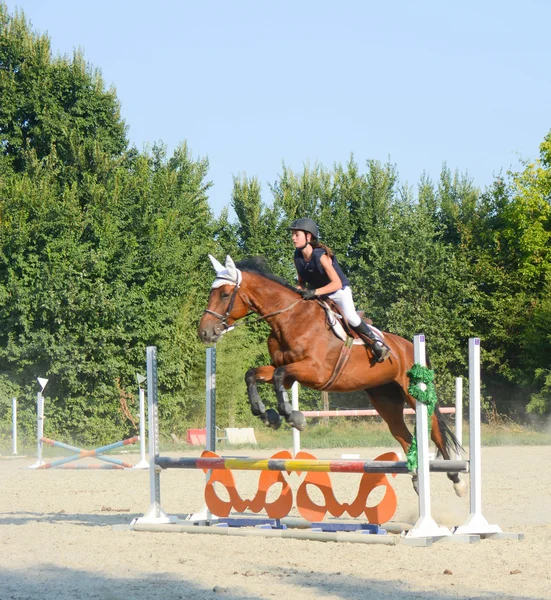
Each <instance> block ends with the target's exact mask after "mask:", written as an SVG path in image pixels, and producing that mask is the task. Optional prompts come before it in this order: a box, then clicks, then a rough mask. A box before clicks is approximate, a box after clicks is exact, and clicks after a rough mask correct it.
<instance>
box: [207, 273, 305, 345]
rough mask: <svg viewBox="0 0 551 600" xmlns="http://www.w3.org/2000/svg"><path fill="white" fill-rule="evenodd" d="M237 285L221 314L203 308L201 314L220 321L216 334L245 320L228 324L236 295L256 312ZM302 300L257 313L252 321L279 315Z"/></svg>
mask: <svg viewBox="0 0 551 600" xmlns="http://www.w3.org/2000/svg"><path fill="white" fill-rule="evenodd" d="M239 286H240V284H239V283H236V284H234V288H233V292H232V294H231V296H230V299H229V301H228V306H227V307H226V312H225V313H224V314H223V315H222V314H220V313H217V312H215V311H214V310H210V308H205V310H204V311H203V314H205V313H207V314H209V315H212V316H213V317H216V318H217V319H219V320H220V323H218V324H217V325H215V327H214V331H215V333H216V334H217V335H221V334H222V333H224V332H226V331H227V330H228V329H230V327H237V326H238V325H242V324H243V323H245V322H246V321H241V322H239V323H235V324H234V325H230V324H229V323H228V317H229V316H230V314H231V311H232V310H233V305H234V304H235V299H236V298H237V296H238V295H239V297H240V298H241V300H243V302H244V303H245V304H246V305H247V306H248V307H249V308H250V310H251V311H252V312H256V311H255V309H254V307H253V305H252V304H251V301H250V300H249V299H248V298H247V296H245V295H244V294H243V292H239ZM302 300H303V298H299V299H298V300H297V301H296V302H292V303H291V304H289V306H286V307H285V308H282V309H280V310H276V311H274V312H271V313H269V314H267V315H261V314H259V315H258V317H257V318H256V319H254V320H253V321H252V322H253V323H254V322H256V321H260V320H261V319H268V318H269V317H275V316H276V315H279V314H281V313H283V312H285V311H287V310H290V309H291V308H293V307H294V306H296V305H297V304H298V303H299V302H301V301H302ZM250 314H251V312H248V313H247V314H246V315H245V317H244V318H246V317H248V316H249V315H250Z"/></svg>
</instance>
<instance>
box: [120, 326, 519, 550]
mask: <svg viewBox="0 0 551 600" xmlns="http://www.w3.org/2000/svg"><path fill="white" fill-rule="evenodd" d="M414 348H415V362H416V363H418V364H420V365H422V366H425V364H426V363H425V338H424V336H423V335H417V336H415V339H414ZM207 372H208V367H207ZM147 382H148V386H147V387H148V407H149V458H150V471H149V473H150V506H149V509H148V511H147V512H146V513H145V515H144V516H143V517H141V518H137V519H134V520H133V521H132V523H131V524H130V525H129V526H128V528H130V529H132V530H136V531H172V532H174V531H176V532H186V533H210V534H214V535H236V536H237V535H239V536H241V535H262V536H265V537H292V538H298V539H315V540H321V541H347V542H360V543H385V544H397V543H408V544H411V545H429V544H431V543H432V542H433V541H435V540H449V541H461V542H468V543H470V542H473V541H478V540H479V539H481V538H484V537H492V538H504V537H505V538H510V539H522V537H523V536H522V535H521V534H508V533H504V532H502V531H501V529H500V527H499V526H498V525H493V524H489V523H488V521H487V520H486V519H485V517H484V516H483V514H482V494H481V460H480V451H481V436H480V339H479V338H471V339H469V420H470V425H471V431H470V433H471V435H470V443H469V452H470V460H469V461H429V453H428V449H429V436H428V416H427V407H426V406H425V405H424V404H422V403H417V410H416V432H417V443H418V465H419V466H418V470H417V475H418V491H419V519H418V520H417V522H416V523H415V525H414V527H413V528H412V529H409V530H404V531H402V532H401V536H400V537H391V536H365V535H362V534H353V533H345V534H343V533H338V532H311V531H309V532H305V531H300V532H298V531H288V530H274V529H262V530H260V529H254V530H251V531H245V530H243V529H233V528H219V527H213V526H212V525H211V524H210V523H211V522H215V521H216V519H214V520H212V521H211V520H207V521H205V519H204V516H203V518H202V520H201V518H198V517H197V515H188V517H187V519H185V520H180V519H178V518H177V517H176V516H173V515H167V514H166V513H165V512H164V511H163V509H162V508H161V499H160V472H161V471H162V470H163V469H166V468H183V469H198V468H201V469H203V470H206V471H207V472H208V475H207V477H209V476H210V477H214V476H215V474H216V472H221V473H223V474H228V475H230V476H231V470H258V471H261V472H262V473H261V477H263V476H266V475H269V476H275V475H277V476H281V472H282V471H302V472H307V473H308V474H309V476H310V474H312V475H322V474H323V475H326V474H327V473H328V472H347V473H363V476H364V477H366V476H370V474H373V475H375V474H376V475H380V474H381V471H384V473H391V474H393V475H396V474H398V473H405V472H408V471H407V467H405V463H403V462H400V461H385V462H384V463H381V464H376V462H377V461H344V460H342V461H331V460H329V461H327V460H326V461H319V460H315V459H312V460H304V459H299V458H298V457H295V458H294V459H290V458H289V459H286V460H277V459H275V457H274V458H272V459H249V458H245V459H236V458H231V459H229V458H223V457H219V456H216V455H214V456H212V455H210V456H209V454H212V452H209V451H207V452H206V453H205V454H207V456H203V457H201V458H186V457H183V458H177V459H173V458H169V457H161V456H160V455H159V422H158V390H157V349H156V347H154V346H150V347H148V348H147ZM213 384H214V379H213V380H212V383H211V384H210V385H211V387H212V385H213ZM210 392H212V389H211V390H210ZM208 396H209V380H208V378H207V400H208ZM209 405H210V407H211V408H210V410H211V413H210V414H207V424H208V423H209V419H210V420H212V421H213V422H214V416H213V409H214V402H213V403H212V404H210V403H209V402H208V401H207V410H208V407H209ZM212 424H213V423H211V425H212ZM213 429H214V428H211V427H207V434H208V433H209V431H212V430H213ZM214 431H215V429H214ZM215 440H216V437H214V440H212V439H211V440H207V443H210V446H211V447H212V448H214V444H215ZM441 463H443V464H441ZM404 467H405V470H404ZM440 470H443V471H450V470H454V471H462V472H468V473H469V478H470V514H469V517H468V519H467V520H466V522H465V523H464V525H462V526H459V527H455V528H453V529H452V530H450V529H448V528H446V527H443V526H441V525H438V524H437V523H436V522H435V521H434V519H433V518H432V516H431V497H430V482H429V476H430V472H432V471H440ZM271 471H274V472H273V473H272V472H271ZM208 483H209V482H207V490H208V489H209V488H208ZM206 493H207V492H206Z"/></svg>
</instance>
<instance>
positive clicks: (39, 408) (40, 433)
mask: <svg viewBox="0 0 551 600" xmlns="http://www.w3.org/2000/svg"><path fill="white" fill-rule="evenodd" d="M136 377H137V380H138V386H139V398H140V434H141V435H139V436H134V437H131V438H128V439H126V440H121V441H118V442H113V443H112V444H107V445H106V446H101V447H100V448H94V449H92V450H83V449H82V448H78V447H77V446H71V445H70V444H65V443H64V442H59V441H57V440H52V439H50V438H47V437H44V419H45V416H44V396H43V392H44V388H45V387H46V384H47V383H48V380H47V379H43V378H40V377H37V380H38V383H39V384H40V387H41V390H40V391H39V392H38V394H37V397H36V414H37V425H36V437H37V460H36V462H35V463H34V464H33V465H30V466H29V468H30V469H41V470H42V469H74V470H88V469H92V470H121V469H144V468H147V469H148V468H149V463H148V462H147V461H146V460H145V391H144V389H143V388H142V387H141V384H142V383H143V382H144V381H145V378H144V377H143V376H141V375H137V376H136ZM14 401H15V398H14ZM14 427H15V425H14ZM138 442H140V462H139V463H138V464H136V465H133V464H132V463H128V462H125V461H123V460H120V459H118V458H114V457H111V456H104V455H103V454H104V453H105V452H109V451H110V450H114V449H115V448H120V447H122V446H129V445H132V444H136V443H138ZM44 444H46V445H48V446H52V447H57V448H63V449H64V450H71V451H73V452H76V453H77V454H73V455H71V456H67V457H65V458H60V459H57V460H54V461H52V462H49V463H46V462H44V460H43V457H42V455H43V445H44ZM83 458H97V459H98V460H100V461H103V462H105V463H108V464H79V465H75V464H72V463H74V462H76V461H77V460H80V459H83Z"/></svg>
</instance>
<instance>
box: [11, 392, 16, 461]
mask: <svg viewBox="0 0 551 600" xmlns="http://www.w3.org/2000/svg"><path fill="white" fill-rule="evenodd" d="M11 429H12V445H11V453H12V454H17V398H12V399H11Z"/></svg>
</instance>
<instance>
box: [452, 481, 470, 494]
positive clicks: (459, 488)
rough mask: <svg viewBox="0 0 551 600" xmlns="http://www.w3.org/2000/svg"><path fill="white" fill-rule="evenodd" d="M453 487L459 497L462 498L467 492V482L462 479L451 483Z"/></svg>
mask: <svg viewBox="0 0 551 600" xmlns="http://www.w3.org/2000/svg"><path fill="white" fill-rule="evenodd" d="M453 489H454V490H455V493H456V494H457V495H458V496H459V497H460V498H463V497H464V496H465V495H466V494H467V484H466V483H465V482H464V481H463V480H462V479H461V480H460V481H459V482H458V483H454V484H453Z"/></svg>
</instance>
